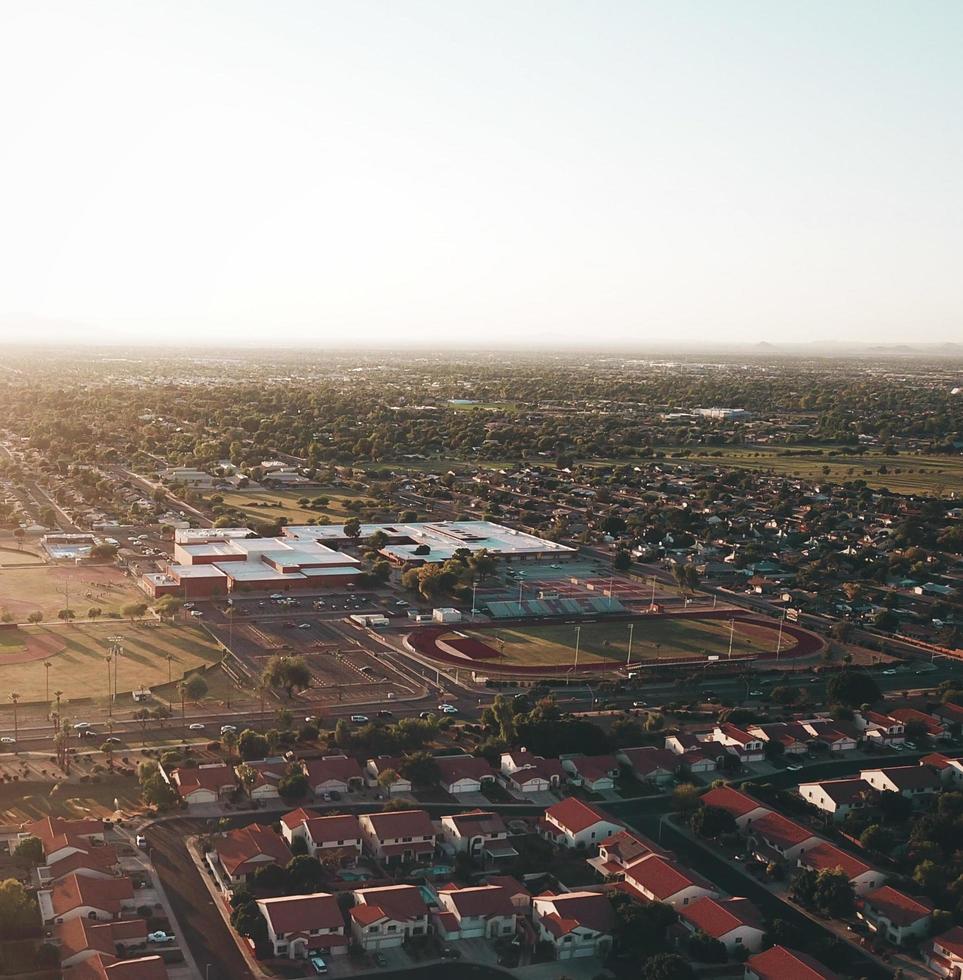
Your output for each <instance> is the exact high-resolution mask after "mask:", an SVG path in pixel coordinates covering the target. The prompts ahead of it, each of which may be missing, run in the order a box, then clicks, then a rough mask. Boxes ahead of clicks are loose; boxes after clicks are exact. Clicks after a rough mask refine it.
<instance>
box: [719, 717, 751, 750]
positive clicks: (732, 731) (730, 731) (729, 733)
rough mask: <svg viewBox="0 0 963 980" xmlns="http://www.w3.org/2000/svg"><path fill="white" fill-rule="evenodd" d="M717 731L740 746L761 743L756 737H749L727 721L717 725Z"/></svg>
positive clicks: (747, 733)
mask: <svg viewBox="0 0 963 980" xmlns="http://www.w3.org/2000/svg"><path fill="white" fill-rule="evenodd" d="M719 731H720V732H722V734H723V735H725V736H726V737H727V738H731V739H732V740H733V741H734V742H739V744H740V745H748V744H749V743H750V742H759V741H761V739H760V738H759V736H758V735H750V734H749V732H747V731H745V730H744V729H742V728H740V727H739V726H738V725H733V724H732V723H731V722H728V721H725V722H723V723H722V724H721V725H719Z"/></svg>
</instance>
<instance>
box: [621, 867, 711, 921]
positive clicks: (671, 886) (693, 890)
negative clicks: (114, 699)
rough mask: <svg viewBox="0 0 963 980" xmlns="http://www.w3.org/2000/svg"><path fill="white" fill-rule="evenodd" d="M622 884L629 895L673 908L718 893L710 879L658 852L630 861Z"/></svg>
mask: <svg viewBox="0 0 963 980" xmlns="http://www.w3.org/2000/svg"><path fill="white" fill-rule="evenodd" d="M623 885H624V886H625V887H624V890H626V891H627V892H628V893H629V894H630V895H631V894H634V895H635V896H636V897H638V898H641V899H642V900H643V901H645V902H665V903H666V905H671V906H672V907H673V908H679V907H681V906H684V905H690V904H691V903H692V902H694V901H695V900H696V899H698V898H703V897H705V896H709V897H711V898H717V897H718V895H719V891H718V889H717V888H716V886H715V885H714V884H713V883H712V882H711V881H708V880H707V879H706V878H703V877H702V875H700V874H697V873H696V872H695V871H691V870H690V869H688V868H683V867H682V865H680V864H678V863H677V862H676V861H674V860H673V859H672V858H670V857H663V856H662V855H661V854H649V855H647V856H645V857H642V858H639V860H638V861H634V862H633V863H632V864H630V865H629V866H628V867H627V868H626V869H625V872H624V877H623Z"/></svg>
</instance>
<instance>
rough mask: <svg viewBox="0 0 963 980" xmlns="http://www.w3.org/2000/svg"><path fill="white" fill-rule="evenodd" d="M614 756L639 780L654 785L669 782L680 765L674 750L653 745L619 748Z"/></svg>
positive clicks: (662, 784)
mask: <svg viewBox="0 0 963 980" xmlns="http://www.w3.org/2000/svg"><path fill="white" fill-rule="evenodd" d="M615 758H616V759H617V760H618V761H619V762H620V763H621V764H622V765H623V766H625V767H626V768H627V769H628V770H629V772H631V773H632V775H633V776H635V778H636V779H638V780H639V781H640V782H643V783H653V784H654V785H655V786H665V785H667V784H669V783H671V782H672V780H673V779H674V778H675V772H676V770H677V769H678V768H679V765H680V761H679V757H678V756H677V755H676V754H675V753H674V752H670V751H669V750H668V749H659V748H656V747H655V746H654V745H644V746H640V747H639V748H631V749H620V750H619V751H618V752H616V754H615Z"/></svg>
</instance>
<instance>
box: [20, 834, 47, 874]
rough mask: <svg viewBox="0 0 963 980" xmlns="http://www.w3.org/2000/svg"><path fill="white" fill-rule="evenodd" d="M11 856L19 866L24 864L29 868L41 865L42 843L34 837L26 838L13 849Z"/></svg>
mask: <svg viewBox="0 0 963 980" xmlns="http://www.w3.org/2000/svg"><path fill="white" fill-rule="evenodd" d="M13 856H14V857H15V858H16V859H17V861H18V862H20V863H21V864H26V865H29V866H30V867H36V866H37V865H38V864H43V863H44V850H43V842H42V841H40V840H39V839H38V838H36V837H26V838H24V839H23V840H22V841H20V843H19V844H17V846H16V847H15V848H14V851H13Z"/></svg>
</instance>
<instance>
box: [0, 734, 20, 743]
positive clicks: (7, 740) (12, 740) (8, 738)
mask: <svg viewBox="0 0 963 980" xmlns="http://www.w3.org/2000/svg"><path fill="white" fill-rule="evenodd" d="M16 744H17V740H16V739H15V738H14V737H13V736H12V735H4V736H3V738H0V745H16Z"/></svg>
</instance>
